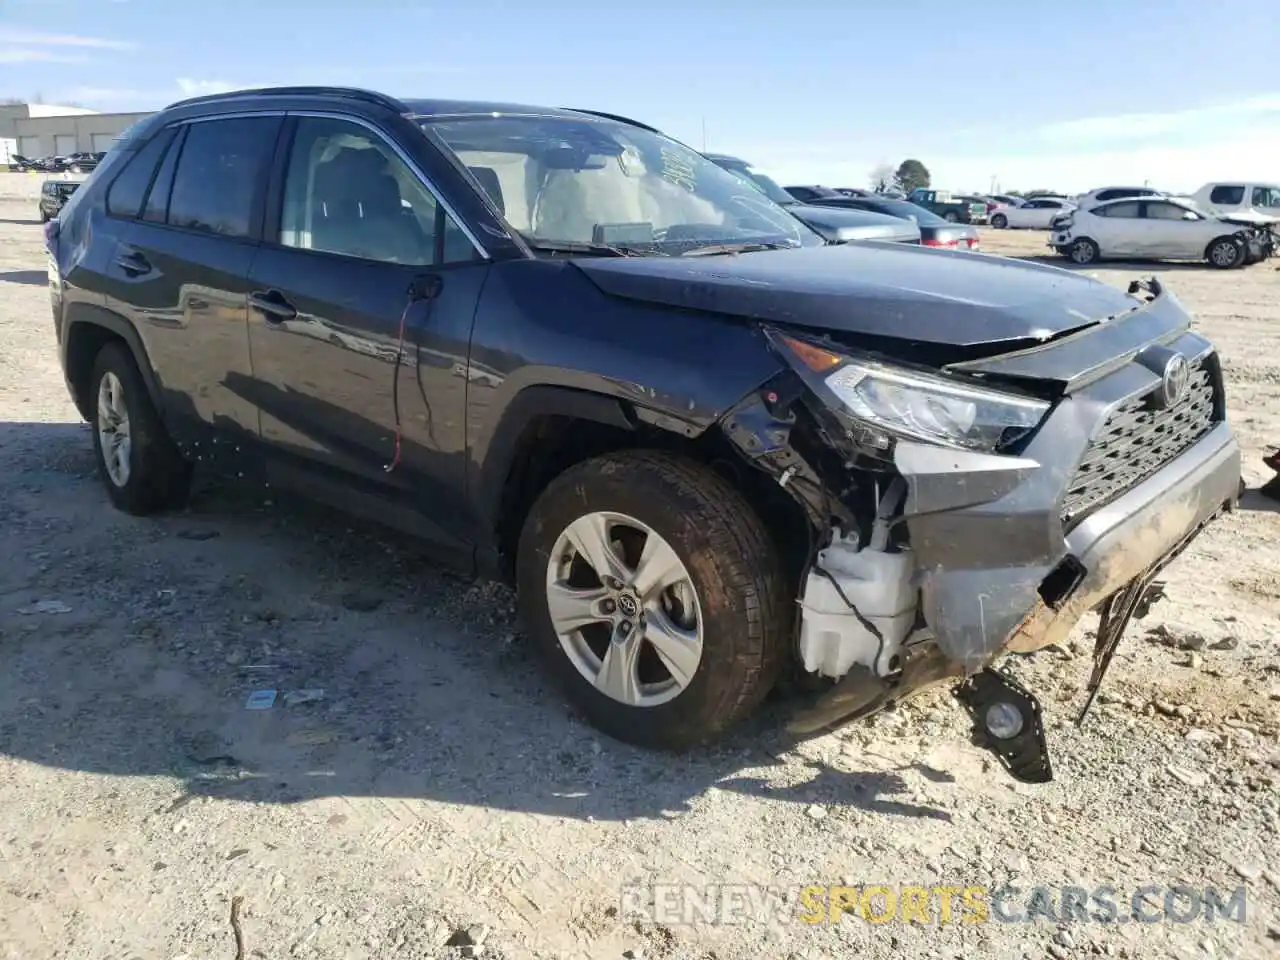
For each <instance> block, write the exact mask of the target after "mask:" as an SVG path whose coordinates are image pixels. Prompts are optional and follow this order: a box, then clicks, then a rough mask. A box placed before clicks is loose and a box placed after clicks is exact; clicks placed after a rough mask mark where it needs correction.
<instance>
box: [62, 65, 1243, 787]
mask: <svg viewBox="0 0 1280 960" xmlns="http://www.w3.org/2000/svg"><path fill="white" fill-rule="evenodd" d="M46 236H47V239H48V247H49V258H50V265H49V269H50V289H51V291H52V294H51V295H52V300H53V313H54V319H55V328H56V331H57V338H58V342H59V344H60V349H61V357H62V363H63V367H64V370H65V373H66V379H67V384H68V387H69V389H70V391H71V394H72V396H73V397H74V398H75V402H76V404H77V406H78V407H79V409H80V411H81V413H82V414H83V415H84V417H85V418H86V419H87V420H88V421H89V422H90V423H91V424H92V425H93V431H92V434H93V438H94V445H95V449H96V452H97V455H98V462H99V465H100V469H101V474H102V478H103V482H104V485H105V488H106V491H107V493H108V495H109V497H110V498H111V500H112V501H113V502H114V503H115V504H116V505H117V506H118V507H119V508H121V509H123V510H127V511H129V512H131V513H135V514H146V513H149V512H153V511H157V510H161V509H166V508H172V507H176V506H180V505H181V504H182V503H183V501H184V499H185V498H186V496H187V493H188V490H189V486H190V479H191V473H192V469H193V466H197V465H198V466H200V467H207V468H210V469H212V470H215V471H221V472H226V473H229V474H232V475H241V476H249V477H257V478H259V479H261V480H263V481H266V482H269V483H271V484H272V485H273V486H281V487H288V488H290V489H294V490H297V491H300V492H302V493H304V494H306V495H309V496H313V497H316V498H319V499H321V500H324V501H326V502H329V503H332V504H335V505H337V506H339V507H341V508H343V509H347V510H351V511H355V512H359V513H362V514H365V515H367V516H370V517H372V518H375V519H377V520H381V521H385V522H389V523H391V524H394V525H396V526H398V527H400V528H402V529H406V530H409V531H412V532H414V533H417V534H419V535H421V536H422V537H423V538H424V539H425V540H426V541H427V542H428V543H430V544H431V545H432V546H434V547H435V548H436V551H437V552H438V554H439V555H440V557H441V559H442V560H444V561H447V562H451V563H454V564H457V565H459V566H461V567H462V568H464V569H466V570H468V571H475V572H478V573H481V574H485V575H491V576H498V577H503V578H505V579H508V580H510V581H512V582H514V583H515V584H516V586H517V588H518V591H519V596H520V603H521V608H522V614H523V617H524V620H525V624H526V626H527V629H528V631H529V633H530V635H531V637H532V638H533V640H534V642H535V643H536V644H537V645H538V646H539V648H540V649H541V651H542V652H543V654H545V657H546V660H547V662H548V665H549V667H550V669H551V671H552V672H553V673H554V674H555V675H556V676H557V677H558V678H559V679H560V680H561V681H562V682H563V684H564V689H565V690H566V691H567V693H568V695H569V697H570V698H571V699H572V700H573V702H574V703H575V704H576V705H577V706H578V707H579V708H580V709H581V710H582V711H584V712H585V713H586V714H587V716H588V717H589V718H590V719H591V720H592V721H593V722H594V723H596V724H597V725H598V726H599V727H601V728H602V729H604V730H605V731H607V732H609V733H611V734H613V735H615V736H617V737H619V738H623V739H627V740H631V741H634V742H638V743H642V744H647V745H652V746H664V747H673V748H679V747H684V746H687V745H689V744H693V743H697V742H701V741H705V740H708V739H710V738H712V737H714V736H715V735H717V734H719V733H720V732H721V731H723V730H724V729H726V728H727V727H728V726H729V725H730V724H732V723H733V722H734V721H735V720H737V719H739V718H741V717H742V716H743V715H745V714H746V713H747V712H748V711H750V710H751V709H752V708H753V707H754V706H755V705H757V704H758V703H759V702H760V701H761V700H762V699H763V698H764V697H765V695H766V694H767V693H768V691H769V690H770V689H771V688H772V687H774V685H775V684H776V683H777V682H778V681H779V679H780V678H783V677H790V678H792V679H794V680H796V681H798V686H800V687H801V688H802V689H805V690H807V691H808V692H809V693H810V694H811V695H812V696H813V697H815V698H816V701H817V702H815V703H811V704H809V703H806V705H805V706H806V708H807V710H808V712H806V713H804V714H803V715H802V716H801V717H800V718H799V719H798V720H797V721H796V723H795V724H794V729H796V730H798V731H802V732H803V731H811V730H816V729H820V728H821V727H823V726H824V725H826V724H830V723H833V722H838V721H841V720H843V719H847V718H848V717H850V716H854V715H859V716H861V715H866V714H868V713H871V712H873V711H874V710H876V709H879V708H882V707H885V706H888V705H890V704H892V703H895V702H897V701H899V700H901V699H902V698H903V697H906V696H910V695H913V694H914V693H917V692H918V691H920V690H922V689H925V688H926V687H928V686H930V685H932V684H935V683H938V682H944V681H945V682H952V683H955V684H956V685H957V687H956V689H957V692H958V693H959V694H960V695H961V699H962V700H963V701H964V702H965V703H966V704H967V705H968V706H969V708H970V709H971V710H972V711H973V713H974V716H975V718H976V719H975V722H976V723H977V724H978V728H979V730H980V731H983V730H985V731H986V732H987V734H989V735H990V737H993V738H995V739H993V740H992V741H991V742H992V743H993V744H994V747H995V748H996V749H997V752H999V753H1000V754H1001V756H1002V757H1005V758H1006V760H1007V761H1008V762H1009V764H1010V767H1011V769H1013V770H1014V771H1015V773H1017V774H1018V775H1020V776H1026V777H1028V778H1031V779H1034V778H1037V777H1039V778H1041V779H1043V778H1044V776H1047V769H1048V768H1047V761H1044V745H1043V734H1042V731H1041V728H1040V725H1039V723H1038V721H1037V720H1036V718H1037V717H1038V711H1037V709H1036V707H1035V702H1034V700H1033V699H1032V698H1031V697H1030V695H1029V694H1027V693H1026V692H1025V691H1019V690H1017V689H1014V688H1013V687H1011V686H1010V685H1009V684H1008V683H1006V682H1005V681H1004V680H1002V679H1000V677H1001V675H1000V674H997V673H994V672H992V671H991V670H989V669H988V667H989V665H990V664H991V663H992V662H993V661H994V660H995V658H996V657H998V656H999V655H1000V654H1001V653H1003V652H1004V651H1006V650H1009V649H1014V650H1031V649H1036V648H1037V647H1039V646H1043V645H1044V644H1046V643H1050V642H1053V640H1055V639H1058V638H1060V637H1062V636H1064V635H1065V633H1066V631H1068V630H1070V628H1071V627H1072V626H1073V625H1074V624H1075V623H1076V621H1077V620H1078V619H1079V617H1080V616H1081V615H1082V614H1083V613H1085V612H1086V611H1087V610H1089V609H1091V608H1093V607H1095V606H1097V605H1098V604H1100V603H1105V604H1108V605H1114V606H1115V610H1114V611H1113V612H1114V614H1115V616H1114V618H1113V619H1114V620H1115V622H1116V623H1118V624H1119V626H1117V627H1115V628H1114V632H1115V634H1116V636H1117V637H1118V635H1119V634H1118V631H1119V629H1120V628H1121V627H1122V626H1123V622H1125V621H1127V619H1128V612H1126V610H1128V611H1129V612H1131V607H1132V604H1131V603H1130V600H1132V598H1133V597H1135V596H1140V595H1142V594H1143V593H1144V592H1145V589H1146V586H1147V584H1148V583H1149V582H1150V578H1151V576H1152V575H1153V573H1154V571H1155V570H1157V569H1159V567H1160V566H1161V565H1163V564H1164V563H1165V562H1167V561H1168V560H1169V559H1170V558H1171V557H1172V556H1173V555H1175V554H1176V552H1177V551H1178V550H1180V549H1181V548H1182V547H1183V546H1185V544H1186V543H1187V542H1188V541H1189V539H1190V538H1191V537H1192V536H1194V535H1195V533H1196V532H1197V531H1198V530H1199V529H1200V528H1201V527H1202V526H1203V525H1204V524H1205V523H1206V522H1208V520H1209V519H1211V518H1212V517H1214V516H1216V515H1217V514H1218V513H1219V512H1220V511H1221V510H1223V509H1225V508H1229V507H1230V506H1231V505H1232V504H1233V503H1234V498H1235V497H1236V495H1237V482H1238V479H1239V453H1238V450H1237V447H1236V443H1235V440H1234V439H1233V437H1232V435H1231V431H1230V429H1229V428H1228V427H1227V425H1226V423H1225V406H1224V401H1223V397H1222V382H1221V376H1220V373H1219V370H1218V363H1217V358H1216V355H1215V354H1214V352H1213V350H1212V348H1211V346H1210V344H1209V343H1207V342H1206V341H1205V340H1203V339H1202V338H1200V337H1199V336H1198V335H1197V334H1195V333H1193V332H1192V331H1191V330H1190V329H1189V318H1188V316H1187V314H1186V312H1185V311H1183V310H1182V309H1181V307H1180V306H1179V305H1178V304H1177V302H1176V301H1175V300H1174V299H1173V298H1172V297H1171V296H1170V295H1168V294H1166V293H1164V292H1162V291H1161V290H1160V289H1159V288H1158V286H1157V285H1154V284H1152V285H1148V286H1147V287H1145V288H1143V289H1141V290H1139V289H1137V288H1135V290H1133V291H1131V292H1130V293H1129V294H1126V293H1124V292H1122V291H1120V290H1116V289H1113V288H1111V287H1108V286H1104V285H1103V284H1100V283H1097V282H1095V281H1092V280H1090V279H1087V278H1086V277H1084V276H1081V275H1078V274H1073V273H1069V272H1067V271H1065V270H1061V269H1057V268H1051V267H1047V266H1038V265H1032V264H1026V263H1019V262H1016V261H1010V260H1003V259H998V258H994V257H983V256H976V257H975V256H972V255H965V254H958V253H954V252H950V251H944V250H927V249H920V248H918V247H914V246H909V245H898V244H884V243H875V242H861V241H853V242H838V241H836V242H833V241H829V240H825V239H823V238H822V237H821V236H819V235H817V234H816V233H814V232H813V231H812V230H810V229H809V228H808V227H806V226H805V225H804V224H803V223H801V222H800V221H799V220H797V219H796V218H795V217H794V216H792V215H791V214H790V213H788V212H787V211H786V210H785V209H783V208H782V207H780V206H779V205H777V204H775V203H774V202H772V201H771V200H770V199H769V198H768V197H767V196H765V195H763V194H762V193H761V192H760V191H759V190H756V189H753V188H752V187H750V186H749V185H746V184H744V183H743V182H742V181H741V180H740V179H739V178H738V177H736V176H734V175H733V174H731V173H729V172H726V171H724V170H722V169H720V168H719V167H717V166H716V165H715V164H714V163H712V162H710V161H709V160H707V159H705V158H704V157H702V156H700V155H699V154H698V153H697V152H695V151H693V150H691V149H690V148H688V147H686V146H684V145H683V144H680V143H678V142H676V141H674V140H672V139H670V138H668V137H665V136H663V135H662V134H661V133H659V132H658V131H656V130H654V129H653V128H651V127H647V126H645V125H643V124H639V123H634V122H631V121H628V120H626V119H625V118H621V117H616V116H611V115H607V114H598V113H594V112H589V111H581V110H567V109H551V108H542V107H526V106H518V105H511V104H498V103H462V102H440V101H412V100H411V101H400V100H395V99H392V98H389V97H386V96H383V95H380V94H377V93H371V92H368V91H361V90H348V89H337V88H275V89H268V90H249V91H241V92H236V93H228V94H221V95H217V96H212V97H202V98H197V99H194V100H187V101H183V102H181V103H178V104H175V105H173V106H171V107H169V108H168V109H166V110H164V111H162V112H160V113H159V114H157V115H155V116H153V117H150V118H148V119H146V120H144V121H142V122H141V123H139V124H138V125H137V126H135V127H134V128H132V129H131V130H129V131H128V132H127V133H126V134H125V136H124V137H123V138H122V141H121V142H120V143H119V144H118V146H117V147H116V148H115V149H113V150H112V151H111V152H110V153H109V154H108V155H107V157H106V158H105V159H104V161H103V163H102V165H101V166H100V167H99V168H98V169H97V170H96V171H95V173H94V175H93V176H92V177H91V178H90V179H89V180H88V181H87V182H86V184H85V185H84V186H83V187H82V188H81V189H80V190H79V191H78V192H77V193H76V194H75V195H74V196H73V197H72V198H71V200H70V201H69V202H68V204H67V206H66V207H65V209H64V210H63V211H62V214H61V216H60V217H59V218H58V220H57V221H55V222H54V223H53V224H51V225H50V228H49V230H48V231H47V233H46ZM1117 598H1118V599H1117ZM1126 605H1128V606H1126ZM1102 659H1105V657H1104V655H1103V654H1100V661H1101V660H1102Z"/></svg>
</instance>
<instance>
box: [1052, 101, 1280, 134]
mask: <svg viewBox="0 0 1280 960" xmlns="http://www.w3.org/2000/svg"><path fill="white" fill-rule="evenodd" d="M1270 113H1276V114H1280V93H1271V94H1265V95H1263V96H1258V97H1248V98H1245V99H1242V100H1235V101H1231V102H1228V103H1216V104H1211V105H1209V106H1204V107H1192V108H1190V109H1187V110H1172V111H1166V112H1164V113H1122V114H1116V115H1114V116H1103V117H1084V118H1082V119H1078V120H1065V121H1059V122H1056V123H1050V124H1046V125H1044V126H1042V127H1040V129H1039V131H1038V133H1039V136H1040V139H1041V140H1044V141H1046V142H1049V143H1058V144H1062V143H1080V142H1098V141H1103V142H1105V141H1114V140H1143V139H1153V138H1155V139H1159V138H1167V137H1170V136H1173V135H1204V134H1206V133H1208V132H1210V131H1219V130H1222V129H1224V128H1230V127H1234V126H1237V125H1239V124H1242V123H1249V122H1251V121H1255V120H1256V119H1258V118H1259V117H1260V116H1264V115H1266V114H1270Z"/></svg>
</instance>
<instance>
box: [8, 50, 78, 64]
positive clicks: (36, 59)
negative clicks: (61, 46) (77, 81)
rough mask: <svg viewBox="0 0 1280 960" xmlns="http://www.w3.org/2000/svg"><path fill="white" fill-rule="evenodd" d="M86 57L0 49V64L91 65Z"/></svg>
mask: <svg viewBox="0 0 1280 960" xmlns="http://www.w3.org/2000/svg"><path fill="white" fill-rule="evenodd" d="M92 62H93V61H92V60H90V59H89V58H88V57H85V56H82V55H80V54H74V53H54V52H52V51H49V50H32V49H30V48H25V47H10V48H0V63H92Z"/></svg>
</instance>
